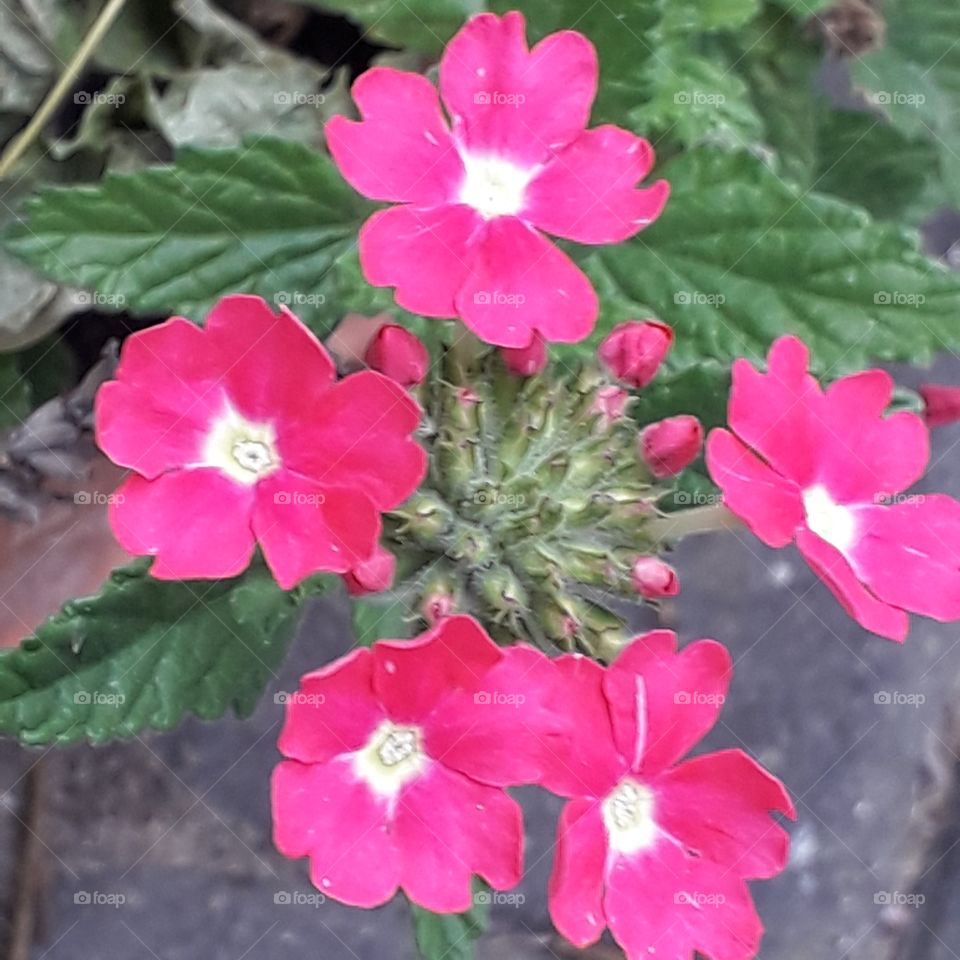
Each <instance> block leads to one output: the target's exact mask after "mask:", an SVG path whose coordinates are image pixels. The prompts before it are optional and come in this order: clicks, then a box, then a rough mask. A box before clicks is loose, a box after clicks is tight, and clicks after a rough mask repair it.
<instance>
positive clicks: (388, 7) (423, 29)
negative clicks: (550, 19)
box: [301, 0, 516, 55]
mask: <svg viewBox="0 0 960 960" xmlns="http://www.w3.org/2000/svg"><path fill="white" fill-rule="evenodd" d="M301 3H305V4H306V5H307V6H312V7H318V8H320V9H322V10H329V11H331V12H333V13H342V14H345V15H346V16H347V17H349V18H350V19H351V20H353V21H355V22H356V23H358V24H359V25H360V26H361V27H362V28H363V31H364V35H365V36H366V37H367V38H368V39H369V40H372V41H373V42H374V43H383V44H387V45H388V46H394V47H404V48H412V49H414V50H420V51H421V52H423V53H426V54H431V55H438V54H439V53H440V52H441V51H442V50H443V47H444V45H445V44H446V42H447V41H448V40H449V39H450V38H451V37H452V36H453V35H454V34H455V33H456V32H457V31H458V30H459V29H460V28H461V27H462V26H463V23H464V21H465V20H467V19H468V18H469V17H471V16H473V14H475V13H479V12H480V11H481V10H483V3H482V0H401V2H397V0H301ZM515 6H516V5H515Z"/></svg>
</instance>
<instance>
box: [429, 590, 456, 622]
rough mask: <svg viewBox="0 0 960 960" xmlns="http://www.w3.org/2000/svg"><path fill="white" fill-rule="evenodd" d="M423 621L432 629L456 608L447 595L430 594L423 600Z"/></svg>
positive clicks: (451, 598)
mask: <svg viewBox="0 0 960 960" xmlns="http://www.w3.org/2000/svg"><path fill="white" fill-rule="evenodd" d="M421 609H422V611H423V619H424V620H426V621H427V623H429V624H430V626H431V627H432V626H433V625H434V624H435V623H437V622H438V621H440V620H442V619H443V618H444V617H449V616H450V614H451V613H453V612H454V610H455V609H456V607H455V606H454V603H453V597H451V596H450V594H449V593H432V594H430V595H429V596H427V597H424V598H423V607H422V608H421Z"/></svg>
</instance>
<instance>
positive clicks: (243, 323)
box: [96, 296, 426, 588]
mask: <svg viewBox="0 0 960 960" xmlns="http://www.w3.org/2000/svg"><path fill="white" fill-rule="evenodd" d="M419 422H420V409H419V407H418V406H417V404H416V402H415V401H414V400H413V399H411V397H410V396H409V395H408V394H407V393H406V392H405V391H404V390H403V389H402V388H401V387H400V386H399V385H398V384H397V383H396V382H395V381H393V380H391V379H389V378H388V377H385V376H383V375H381V374H379V373H375V372H373V371H363V372H361V373H356V374H353V375H351V376H349V377H346V378H344V379H343V380H340V381H336V380H335V368H334V364H333V361H332V360H331V359H330V357H329V355H328V354H327V352H326V350H324V348H323V347H322V346H321V344H320V343H319V341H318V340H317V339H316V338H315V337H314V336H313V334H312V333H310V331H309V330H307V328H306V327H305V326H303V324H302V323H300V321H299V320H298V319H297V318H296V317H295V316H294V315H293V314H292V313H291V312H290V311H289V310H287V309H286V308H281V310H280V312H279V314H275V313H273V311H272V310H271V309H270V308H269V307H268V306H267V304H266V303H265V302H264V301H263V300H261V299H259V298H258V297H249V296H232V297H225V298H224V299H223V300H221V301H220V302H219V303H218V304H217V305H216V306H215V307H214V308H213V310H211V312H210V314H209V316H208V317H207V320H206V324H205V326H204V327H203V328H200V327H198V326H196V325H195V324H193V323H190V321H188V320H185V319H183V318H182V317H174V318H173V319H172V320H168V321H167V322H166V323H162V324H160V325H159V326H157V327H151V328H149V329H147V330H144V331H141V332H140V333H136V334H134V335H133V336H131V337H128V338H127V340H126V341H125V342H124V346H123V353H122V355H121V358H120V365H119V367H118V368H117V378H116V380H114V381H111V382H110V383H107V384H104V386H103V387H102V388H101V389H100V391H99V393H98V395H97V401H96V435H97V442H98V443H99V445H100V448H101V449H102V450H103V451H104V453H106V454H107V456H109V457H110V458H111V459H112V460H113V461H114V462H115V463H118V464H120V465H121V466H124V467H129V468H130V469H131V470H132V471H133V473H132V474H131V475H130V476H129V478H128V479H127V480H126V481H125V482H124V484H123V486H122V488H121V490H120V494H121V495H119V496H117V497H116V498H115V500H114V502H113V503H112V505H111V508H110V522H111V525H112V527H113V530H114V532H115V534H116V536H117V539H118V540H119V541H120V543H121V544H122V545H123V547H124V548H125V549H127V550H128V551H129V552H130V553H133V554H149V555H153V556H155V557H156V560H155V562H154V564H153V567H152V568H151V572H152V573H153V575H154V576H156V577H159V578H162V579H191V578H216V577H230V576H235V575H237V574H238V573H241V572H242V571H243V570H244V569H245V568H246V566H247V565H248V564H249V562H250V558H251V556H252V554H253V550H254V546H255V544H259V545H260V548H261V550H262V551H263V554H264V557H265V559H266V561H267V564H268V565H269V566H270V569H271V570H272V571H273V573H274V575H275V576H276V578H277V581H278V583H279V584H280V585H281V586H282V587H284V588H289V587H292V586H294V585H295V584H297V583H298V582H299V581H300V580H302V579H303V578H304V577H306V576H308V575H310V574H312V573H316V572H318V571H322V570H326V571H334V572H337V573H348V572H349V571H351V570H353V569H354V568H355V567H356V568H360V569H363V568H364V567H365V565H367V566H368V565H369V563H370V561H371V560H372V559H373V557H374V554H375V553H376V552H377V550H378V543H379V539H380V529H381V522H380V514H381V512H382V511H384V510H387V509H390V508H391V507H395V506H396V505H397V504H399V503H401V502H402V501H404V500H405V499H406V498H407V497H408V496H409V495H410V494H411V493H412V492H413V490H415V489H416V487H417V485H418V484H419V483H420V480H421V479H422V477H423V474H424V471H425V469H426V455H425V453H424V451H423V449H422V448H421V447H420V446H419V445H418V444H417V443H415V442H414V441H413V440H412V439H411V434H412V432H413V431H414V430H415V429H416V427H417V425H418V424H419ZM185 520H186V522H185ZM383 585H386V584H383Z"/></svg>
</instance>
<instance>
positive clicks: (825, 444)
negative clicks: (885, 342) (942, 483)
mask: <svg viewBox="0 0 960 960" xmlns="http://www.w3.org/2000/svg"><path fill="white" fill-rule="evenodd" d="M892 396H893V380H892V378H891V377H890V375H889V374H888V373H886V372H885V371H883V370H866V371H864V372H863V373H858V374H855V375H853V376H850V377H843V378H842V379H840V380H837V381H835V382H834V383H833V384H831V385H830V387H828V388H827V391H826V394H825V395H824V404H823V406H824V416H825V418H826V422H825V424H824V430H823V431H822V435H821V443H822V449H821V464H820V469H819V471H818V475H817V479H818V480H819V481H820V482H821V483H822V484H823V485H824V486H826V488H827V489H828V490H829V491H830V494H831V496H832V497H833V499H834V500H836V501H837V502H839V503H847V502H851V501H868V502H869V501H871V500H875V499H877V498H878V497H881V496H883V495H890V494H894V493H898V492H899V491H901V490H905V489H906V488H907V487H909V486H912V485H913V484H914V483H916V481H917V480H919V479H920V477H921V476H922V475H923V471H924V470H925V469H926V466H927V461H928V460H929V458H930V444H929V435H928V433H927V428H926V426H925V425H924V423H923V420H921V419H920V417H918V416H917V415H916V414H913V413H907V412H906V411H904V412H901V413H895V414H893V416H890V417H885V416H884V411H885V410H886V408H887V406H888V405H889V403H890V400H891V398H892Z"/></svg>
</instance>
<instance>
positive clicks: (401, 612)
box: [350, 590, 417, 647]
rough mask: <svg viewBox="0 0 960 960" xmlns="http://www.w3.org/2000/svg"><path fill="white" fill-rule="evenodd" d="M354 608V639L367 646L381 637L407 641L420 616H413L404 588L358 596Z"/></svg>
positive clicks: (352, 614) (352, 605)
mask: <svg viewBox="0 0 960 960" xmlns="http://www.w3.org/2000/svg"><path fill="white" fill-rule="evenodd" d="M350 607H351V611H350V616H351V621H352V623H353V635H354V638H355V639H356V641H357V643H359V644H361V645H363V646H365V647H369V646H370V645H371V644H372V643H374V642H375V641H377V640H385V639H390V640H405V639H407V638H408V637H410V636H412V635H413V625H414V623H416V619H417V618H416V617H414V616H412V615H411V613H410V606H409V601H408V600H407V599H406V598H405V597H404V595H403V592H402V591H399V590H397V591H395V590H387V591H384V592H383V593H371V594H367V595H366V596H363V597H354V598H353V600H352V602H351V605H350Z"/></svg>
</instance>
